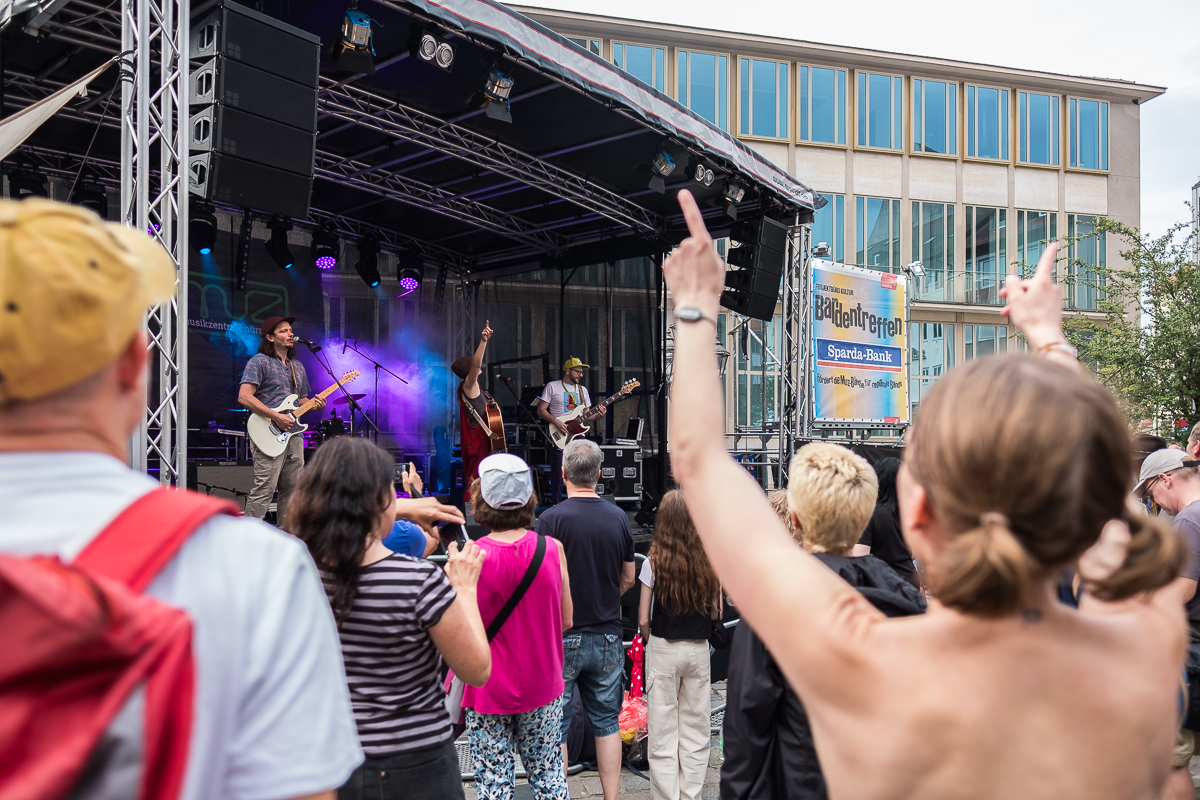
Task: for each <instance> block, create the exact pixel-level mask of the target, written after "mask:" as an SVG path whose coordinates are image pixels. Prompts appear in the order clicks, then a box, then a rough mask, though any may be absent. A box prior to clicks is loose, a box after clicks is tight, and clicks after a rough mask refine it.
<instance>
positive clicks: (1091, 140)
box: [1067, 97, 1108, 169]
mask: <svg viewBox="0 0 1200 800" xmlns="http://www.w3.org/2000/svg"><path fill="white" fill-rule="evenodd" d="M1067 105H1068V111H1067V114H1068V116H1069V117H1070V120H1071V127H1070V131H1069V135H1068V142H1069V145H1068V147H1069V152H1070V159H1069V160H1068V162H1067V163H1068V165H1069V166H1072V167H1077V168H1079V169H1108V103H1104V102H1101V101H1099V100H1080V99H1078V98H1075V97H1072V98H1070V99H1069V100H1068V101H1067Z"/></svg>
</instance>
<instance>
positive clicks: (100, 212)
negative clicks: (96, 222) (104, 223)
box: [71, 181, 108, 219]
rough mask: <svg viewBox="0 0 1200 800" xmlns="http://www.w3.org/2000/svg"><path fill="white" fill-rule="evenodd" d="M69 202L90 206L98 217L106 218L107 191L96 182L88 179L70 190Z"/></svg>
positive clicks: (85, 206)
mask: <svg viewBox="0 0 1200 800" xmlns="http://www.w3.org/2000/svg"><path fill="white" fill-rule="evenodd" d="M71 203H72V204H73V205H77V206H83V207H84V208H90V209H91V210H92V211H94V212H96V216H98V217H100V219H108V193H107V192H105V191H104V187H103V186H101V185H99V184H97V183H92V182H90V181H89V182H86V183H83V184H80V185H79V186H78V187H77V188H76V189H75V191H73V192H71Z"/></svg>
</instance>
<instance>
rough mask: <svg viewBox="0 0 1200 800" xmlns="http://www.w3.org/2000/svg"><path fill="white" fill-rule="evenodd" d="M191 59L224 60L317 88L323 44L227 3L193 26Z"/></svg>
mask: <svg viewBox="0 0 1200 800" xmlns="http://www.w3.org/2000/svg"><path fill="white" fill-rule="evenodd" d="M190 45H191V47H190V52H189V57H190V58H192V59H193V60H201V59H208V58H212V57H213V56H218V55H220V56H225V57H226V58H230V59H233V60H234V61H239V62H241V63H243V64H245V65H247V66H249V67H253V68H255V69H259V70H262V71H263V72H269V73H271V74H272V75H277V76H279V77H280V78H286V79H287V80H289V81H293V82H295V83H299V84H301V85H304V86H312V87H313V88H316V86H317V80H318V74H319V69H320V62H321V40H320V38H319V37H317V36H314V35H313V34H311V33H309V32H308V31H306V30H302V29H301V28H296V27H293V26H292V25H286V24H284V23H282V22H280V21H279V20H277V19H274V18H272V17H268V16H267V15H266V14H260V13H259V12H257V11H254V10H252V9H249V8H246V7H245V6H241V5H238V4H237V3H230V2H224V3H222V4H221V5H219V6H217V7H216V8H215V9H213V10H212V12H211V13H209V14H208V15H206V16H205V17H203V18H201V19H200V20H199V21H197V22H193V23H192V27H191V42H190Z"/></svg>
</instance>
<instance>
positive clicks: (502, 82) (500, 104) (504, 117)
mask: <svg viewBox="0 0 1200 800" xmlns="http://www.w3.org/2000/svg"><path fill="white" fill-rule="evenodd" d="M512 87H513V79H512V76H510V75H506V74H504V73H503V72H501V71H500V70H498V69H492V71H491V72H489V73H488V78H487V84H486V85H485V86H484V87H483V97H484V99H485V100H487V109H486V113H487V115H488V117H489V118H491V119H498V120H500V121H501V122H512V108H511V107H510V106H509V102H508V96H509V95H510V94H512Z"/></svg>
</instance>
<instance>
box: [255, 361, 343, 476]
mask: <svg viewBox="0 0 1200 800" xmlns="http://www.w3.org/2000/svg"><path fill="white" fill-rule="evenodd" d="M357 377H358V370H356V369H355V370H351V371H349V372H347V373H345V374H343V375H342V379H341V380H340V381H338V383H335V384H334V385H333V386H330V387H329V388H328V389H326V390H325V391H323V392H321V393H320V394H319V395H317V397H320V398H321V399H322V400H324V399H325V398H326V397H328V396H329V395H331V394H333V392H334V390H335V389H337V388H338V385H339V384H340V385H343V386H344V385H345V384H347V383H350V381H352V380H354V379H355V378H357ZM317 397H314V398H312V399H311V400H309V401H308V402H307V403H305V404H304V405H302V406H300V407H299V408H297V407H296V400H297V399H299V395H294V394H289V395H288V396H287V397H285V398H283V402H282V403H280V404H279V405H277V406H275V408H273V409H271V410H272V411H277V412H279V413H280V414H288V413H290V414H291V415H292V416H293V417H294V418H295V419H296V421H295V422H294V423H292V427H290V428H288V429H287V430H286V431H281V430H279V427H278V426H277V425H276V424H275V423H274V422H273V421H271V420H270V419H268V418H266V417H264V416H262V415H260V414H251V415H250V419H249V420H247V421H246V433H248V434H250V441H252V442H254V444H255V445H256V446H257V447H258V449H259V450H261V451H262V452H263V453H264V454H266V455H268V456H271V457H272V458H274V457H275V456H277V455H279V454H280V453H282V452H283V451H284V450H286V449H287V445H288V440H289V439H291V438H292V437H293V436H299V435H300V434H302V433H304V432H305V431H306V430H308V426H307V425H303V424H301V423H300V415H301V414H303V413H305V412H306V411H312V409H313V408H314V407H316V405H317V403H316V400H317Z"/></svg>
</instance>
